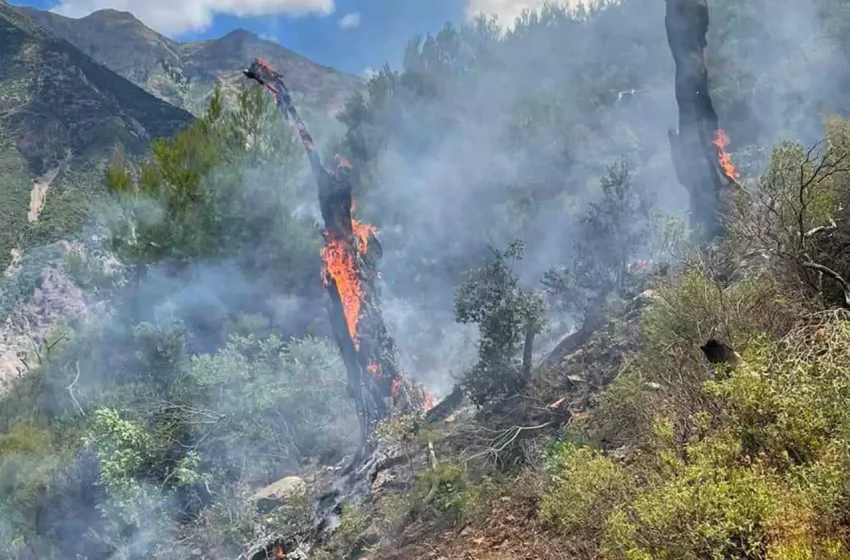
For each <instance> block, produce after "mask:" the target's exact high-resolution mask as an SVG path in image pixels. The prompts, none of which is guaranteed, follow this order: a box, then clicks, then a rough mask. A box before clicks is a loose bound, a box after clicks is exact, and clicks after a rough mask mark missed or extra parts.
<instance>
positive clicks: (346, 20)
mask: <svg viewBox="0 0 850 560" xmlns="http://www.w3.org/2000/svg"><path fill="white" fill-rule="evenodd" d="M358 25H360V14H359V13H357V12H354V13H353V14H345V15H344V16H343V17H342V18H340V20H339V26H340V27H341V28H343V29H352V28H354V27H357V26H358Z"/></svg>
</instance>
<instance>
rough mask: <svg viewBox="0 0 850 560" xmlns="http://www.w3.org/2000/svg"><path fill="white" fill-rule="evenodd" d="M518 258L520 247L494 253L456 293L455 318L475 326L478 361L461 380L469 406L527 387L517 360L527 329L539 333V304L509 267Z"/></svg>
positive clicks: (520, 255)
mask: <svg viewBox="0 0 850 560" xmlns="http://www.w3.org/2000/svg"><path fill="white" fill-rule="evenodd" d="M521 258H522V244H521V243H520V242H514V243H513V244H511V245H510V246H509V247H508V248H507V250H505V251H499V250H493V257H492V259H491V260H490V261H489V262H487V263H486V264H484V265H483V266H480V267H478V268H476V269H473V270H471V271H469V272H468V273H467V274H466V277H465V279H464V282H463V284H461V285H460V286H459V287H458V288H457V291H456V294H455V319H456V320H457V321H458V322H460V323H477V324H478V329H479V333H480V339H479V343H478V362H477V363H476V364H475V365H474V366H473V367H472V369H470V370H469V371H468V372H467V373H466V375H465V377H464V380H463V381H462V386H463V388H464V391H466V393H467V394H468V395H469V397H470V398H471V399H472V401H473V402H475V403H476V404H478V405H482V404H484V403H486V402H488V401H491V400H498V399H501V398H504V397H507V396H510V395H513V394H516V393H517V392H519V391H521V390H522V389H523V388H524V387H525V385H526V384H527V383H528V381H529V379H528V378H527V372H524V371H523V367H522V363H521V362H520V356H521V355H522V352H523V346H524V344H525V343H526V340H527V339H526V335H527V333H528V332H529V331H530V332H531V333H533V334H537V333H539V332H541V331H542V330H543V327H544V319H543V302H542V300H541V298H540V297H539V296H538V295H537V294H534V293H530V292H527V291H525V290H523V289H522V288H521V287H520V286H519V283H518V281H517V279H516V277H515V275H514V273H513V271H512V269H511V265H512V264H513V262H515V261H517V260H520V259H521Z"/></svg>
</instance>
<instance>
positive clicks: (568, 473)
mask: <svg viewBox="0 0 850 560" xmlns="http://www.w3.org/2000/svg"><path fill="white" fill-rule="evenodd" d="M547 470H548V471H549V472H550V474H551V477H552V488H551V490H550V491H549V493H547V494H546V495H545V496H544V497H543V500H542V501H541V504H540V514H541V516H542V517H543V519H544V520H546V521H548V522H550V523H553V524H555V525H557V526H558V527H559V528H560V529H561V530H562V531H566V532H570V531H574V532H585V531H586V532H588V533H589V534H590V535H595V534H598V533H599V532H600V531H601V530H602V528H603V527H604V524H605V520H606V518H607V517H608V515H609V514H610V513H611V511H612V510H613V508H614V507H615V506H616V505H618V504H620V503H622V502H623V501H624V500H625V499H626V498H627V496H628V492H629V490H630V489H631V488H632V486H633V482H632V480H631V479H630V475H629V473H628V472H627V471H626V470H625V469H623V468H622V467H620V466H619V465H617V464H615V463H614V462H613V461H611V460H610V459H608V458H606V457H604V456H603V455H601V454H600V453H599V452H597V451H593V450H591V449H589V448H587V447H576V446H575V445H573V444H572V443H564V444H561V445H559V446H558V447H556V448H555V449H553V450H552V451H551V452H550V454H549V457H548V460H547Z"/></svg>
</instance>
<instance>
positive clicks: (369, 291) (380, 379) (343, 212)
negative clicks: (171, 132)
mask: <svg viewBox="0 0 850 560" xmlns="http://www.w3.org/2000/svg"><path fill="white" fill-rule="evenodd" d="M245 74H246V76H248V77H249V78H251V79H254V80H256V81H257V82H259V83H260V84H262V85H263V86H265V87H266V88H267V89H268V90H269V91H271V92H272V93H273V94H274V96H275V99H276V101H277V106H278V108H279V109H280V111H281V113H282V114H283V116H284V117H285V119H286V120H292V121H293V122H294V124H295V127H296V129H297V131H298V134H299V136H300V138H301V142H302V144H303V145H304V148H305V150H306V151H307V156H308V158H309V160H310V167H311V169H312V171H313V175H314V177H315V179H316V184H317V187H318V199H319V207H320V209H321V212H322V218H323V220H324V223H325V230H324V232H323V236H324V242H325V247H326V248H329V247H334V249H335V250H336V251H339V252H341V253H342V254H343V255H344V257H345V258H346V259H350V262H352V263H353V269H354V276H355V278H353V279H351V280H353V281H355V282H357V283H359V285H360V289H361V291H362V297H361V300H360V303H361V308H360V314H359V317H358V321H357V327H356V330H355V333H354V336H352V334H351V332H350V330H349V325H348V323H347V321H346V310H345V308H344V305H343V300H342V297H341V295H340V287H339V286H338V285H337V282H336V280H335V279H334V278H332V277H330V275H327V274H326V277H325V285H326V288H327V292H328V295H329V296H330V310H329V311H330V322H331V328H332V330H333V334H334V339H335V342H336V344H337V347H338V348H339V350H340V353H341V355H342V359H343V363H344V364H345V368H346V371H347V372H348V392H349V394H350V396H351V397H352V398H353V399H354V402H355V404H356V407H357V411H358V416H359V418H360V428H361V436H362V438H363V444H364V445H365V446H367V447H368V446H371V444H372V441H371V435H372V430H373V428H374V424H375V422H376V421H378V420H381V419H383V418H386V417H387V416H388V415H389V413H390V411H391V409H392V407H393V406H394V405H395V406H396V407H398V408H401V409H409V408H412V407H414V406H419V405H421V403H422V401H423V400H424V399H423V396H424V395H423V393H422V391H421V389H420V388H418V387H414V386H413V385H412V384H409V383H405V381H404V380H403V378H402V376H401V372H400V371H399V369H398V366H397V352H396V346H395V341H394V340H393V338H392V336H390V334H389V332H388V331H387V328H386V326H385V324H384V320H383V317H382V315H381V311H380V291H379V288H378V263H379V261H380V258H381V254H382V250H381V245H380V243H379V242H378V239H377V238H376V237H375V236H374V235H373V234H372V233H371V232H370V233H369V234H368V237H367V239H366V240H365V241H366V243H365V247H361V246H360V243H361V242H362V241H361V239H359V237H358V235H356V232H355V231H354V222H353V220H352V216H351V208H352V183H351V164H350V163H348V162H347V161H346V160H345V159H343V158H341V157H339V156H337V157H336V159H335V169H333V170H329V169H328V168H326V167H325V165H324V164H323V163H322V160H321V158H320V156H319V154H318V152H317V151H316V149H315V145H314V142H313V137H312V136H311V134H310V132H309V130H308V129H307V125H306V123H304V121H303V120H302V119H301V117H300V116H299V114H298V112H297V110H296V109H295V106H294V104H293V103H292V97H291V96H290V95H289V92H288V90H287V87H286V85H285V84H284V82H283V78H282V77H281V76H280V74H278V73H277V72H275V71H274V69H272V68H271V67H270V66H269V65H268V64H267V63H265V62H263V61H261V60H257V61H255V62H254V64H252V66H251V68H250V69H249V70H246V71H245Z"/></svg>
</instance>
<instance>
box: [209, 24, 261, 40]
mask: <svg viewBox="0 0 850 560" xmlns="http://www.w3.org/2000/svg"><path fill="white" fill-rule="evenodd" d="M227 39H259V37H258V36H257V35H256V34H255V33H251V32H250V31H248V30H247V29H245V28H244V27H239V28H238V29H234V30H233V31H231V32H230V33H228V34H226V35H224V36H223V37H222V38H221V39H219V41H225V40H227Z"/></svg>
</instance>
